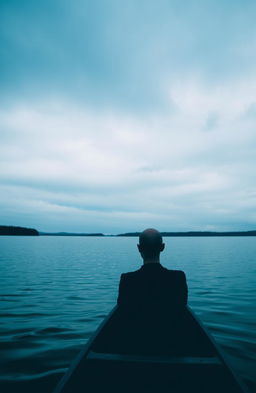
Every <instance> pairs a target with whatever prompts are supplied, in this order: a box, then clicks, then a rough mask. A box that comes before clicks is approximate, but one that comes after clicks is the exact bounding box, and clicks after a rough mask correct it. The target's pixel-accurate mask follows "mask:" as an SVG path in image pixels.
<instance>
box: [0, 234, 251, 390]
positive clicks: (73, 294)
mask: <svg viewBox="0 0 256 393" xmlns="http://www.w3.org/2000/svg"><path fill="white" fill-rule="evenodd" d="M136 242H137V239H136V238H114V237H105V238H101V237H99V238H91V237H48V236H46V237H8V236H2V237H0V318H1V319H0V350H1V356H0V374H1V381H0V390H1V392H2V393H7V392H8V393H20V392H23V391H24V392H25V391H26V392H33V393H50V392H51V391H52V389H53V387H54V386H55V384H56V382H57V381H58V379H59V378H60V376H61V375H62V374H63V373H64V372H65V370H66V368H67V367H68V366H69V364H70V362H71V361H72V359H73V358H74V357H75V355H76V354H77V353H78V351H79V350H80V348H81V345H83V344H85V343H86V341H87V340H88V338H89V337H90V335H91V334H92V333H93V331H94V330H95V328H96V327H97V326H98V324H99V323H100V322H101V321H102V319H103V318H104V317H105V316H106V315H107V314H108V312H109V311H110V310H111V308H112V307H113V306H114V304H115V302H116V297H117V291H118V283H119V278H120V274H121V273H122V272H126V271H130V270H136V269H137V268H139V267H140V265H141V259H140V257H139V254H138V252H137V250H136ZM165 243H166V250H165V251H164V253H163V254H162V264H163V265H165V266H166V267H168V268H173V269H182V270H184V271H185V272H186V275H187V280H188V285H189V304H190V306H191V307H192V308H193V309H194V311H195V312H196V313H197V314H198V315H199V316H200V318H201V320H202V321H203V322H204V323H205V325H206V326H207V327H208V328H209V330H210V331H211V333H212V334H213V335H214V336H215V338H216V340H217V341H218V343H219V344H220V345H221V346H222V347H223V349H224V351H225V353H226V354H227V356H228V358H229V359H230V363H231V364H232V366H233V368H234V369H235V370H236V372H237V373H238V374H239V375H240V376H241V377H242V378H243V379H244V381H245V382H246V383H247V385H248V386H249V387H250V391H251V392H255V391H256V378H255V374H256V372H255V371H256V367H255V354H256V344H255V343H256V332H255V327H256V313H255V304H256V285H255V278H256V257H255V256H256V239H255V238H253V237H223V238H219V237H210V238H200V237H196V238H186V237H182V238H166V239H165Z"/></svg>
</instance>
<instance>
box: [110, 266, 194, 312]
mask: <svg viewBox="0 0 256 393" xmlns="http://www.w3.org/2000/svg"><path fill="white" fill-rule="evenodd" d="M187 297H188V289H187V282H186V276H185V273H184V272H183V271H180V270H169V269H166V268H165V267H163V266H162V265H161V264H160V263H152V264H145V265H143V266H141V268H140V269H139V270H136V271H134V272H130V273H125V274H122V275H121V279H120V284H119V295H118V300H117V303H118V305H119V306H120V307H121V308H122V309H127V310H128V309H129V310H137V311H139V312H142V311H143V312H144V311H145V312H146V311H149V312H150V311H157V310H159V311H160V312H162V311H163V310H165V312H168V310H174V309H180V308H183V307H184V306H185V305H186V304H187Z"/></svg>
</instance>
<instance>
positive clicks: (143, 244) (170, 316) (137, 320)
mask: <svg viewBox="0 0 256 393" xmlns="http://www.w3.org/2000/svg"><path fill="white" fill-rule="evenodd" d="M137 247H138V250H139V252H140V254H141V257H142V259H143V265H142V266H141V267H140V269H138V270H136V271H133V272H128V273H123V274H121V278H120V283H119V292H118V298H117V305H118V308H119V313H120V315H121V319H122V321H123V326H125V332H126V339H125V341H126V349H127V348H128V350H129V351H132V352H134V350H137V351H138V350H139V351H140V353H148V351H149V352H150V353H159V352H161V353H163V352H164V351H165V348H166V347H167V346H169V345H173V344H170V342H169V344H168V345H167V341H168V340H169V337H170V331H172V332H174V331H175V330H177V329H178V328H179V327H178V326H179V321H180V320H181V319H182V314H183V313H184V311H185V308H186V305H187V299H188V287H187V281H186V276H185V273H184V272H183V271H181V270H170V269H167V268H165V267H163V266H162V265H161V263H160V253H161V252H162V251H163V250H164V248H165V244H164V243H163V239H162V236H161V234H160V232H159V231H157V230H156V229H153V228H149V229H146V230H144V231H143V232H142V233H141V234H140V236H139V244H138V245H137ZM153 337H154V339H153ZM173 337H175V334H174V335H173ZM122 340H123V341H124V338H122Z"/></svg>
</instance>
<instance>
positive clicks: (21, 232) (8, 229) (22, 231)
mask: <svg viewBox="0 0 256 393" xmlns="http://www.w3.org/2000/svg"><path fill="white" fill-rule="evenodd" d="M161 234H162V236H163V237H225V236H226V237H227V236H256V230H255V231H227V232H213V231H187V232H161ZM139 235H140V232H127V233H120V234H118V235H105V234H104V233H74V232H40V231H38V230H36V229H33V228H24V227H17V226H7V225H0V236H81V237H86V236H90V237H138V236H139Z"/></svg>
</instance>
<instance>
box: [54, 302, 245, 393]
mask: <svg viewBox="0 0 256 393" xmlns="http://www.w3.org/2000/svg"><path fill="white" fill-rule="evenodd" d="M180 319H181V322H180V323H179V324H178V325H177V324H175V327H174V328H173V327H168V329H169V330H168V331H169V337H170V340H168V339H166V338H165V339H164V340H160V341H159V340H158V341H157V340H156V339H155V337H154V336H151V340H150V339H149V337H148V336H147V335H146V334H144V336H146V340H147V342H146V346H145V345H144V344H145V343H144V344H143V345H140V342H141V341H143V338H142V336H138V337H135V336H134V330H132V328H131V326H129V323H127V321H126V322H124V318H123V316H122V313H120V310H119V308H118V307H117V306H116V307H114V309H113V310H112V311H111V312H110V314H109V315H108V316H107V317H106V318H105V320H104V321H103V322H102V323H101V325H100V326H99V327H98V329H97V330H96V332H95V333H94V334H93V336H92V337H91V339H90V340H89V341H88V343H87V344H86V345H85V346H84V348H83V349H82V350H81V351H80V353H79V355H78V357H77V358H76V359H75V361H74V362H73V364H71V366H70V368H69V369H68V371H67V372H66V374H64V376H63V378H62V379H61V380H60V382H59V384H58V385H57V387H56V389H55V390H54V393H81V392H83V393H85V392H88V393H89V392H90V393H91V392H92V393H93V392H111V393H113V392H120V393H122V392H130V393H136V392H138V393H144V392H147V393H150V392H154V393H156V392H157V393H158V392H159V393H162V392H170V393H171V392H172V393H184V392H186V393H188V392H192V393H193V392H196V393H213V392H214V393H216V392H217V393H222V392H223V393H224V392H225V393H247V388H246V386H243V383H242V381H240V380H239V379H238V377H237V376H236V375H235V374H234V372H233V370H232V369H231V367H230V365H229V364H228V362H227V360H226V359H225V355H223V353H222V351H221V349H220V348H219V347H218V345H217V344H216V342H215V340H214V339H213V338H212V337H211V335H210V334H209V332H207V329H206V328H205V327H204V326H203V324H202V323H201V321H200V320H199V319H198V318H197V317H196V316H195V314H194V313H193V311H192V310H191V309H190V308H189V307H186V309H185V310H184V312H183V315H182V317H181V318H180ZM177 326H178V327H177ZM159 329H160V333H159V332H158V334H156V335H155V336H157V335H158V337H161V326H160V327H159ZM135 330H136V329H135ZM165 331H166V329H163V334H162V335H164V334H165V333H164V332H165ZM144 336H143V337H144ZM155 342H158V343H160V344H159V347H160V346H161V345H162V344H163V342H164V343H165V345H164V347H163V346H162V348H160V349H159V350H158V348H157V345H155ZM127 343H128V344H127ZM133 343H135V344H134V345H133ZM122 344H124V345H122Z"/></svg>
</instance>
